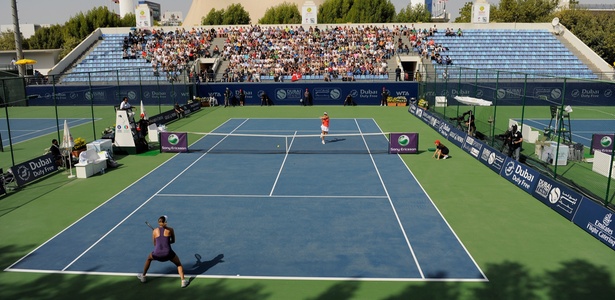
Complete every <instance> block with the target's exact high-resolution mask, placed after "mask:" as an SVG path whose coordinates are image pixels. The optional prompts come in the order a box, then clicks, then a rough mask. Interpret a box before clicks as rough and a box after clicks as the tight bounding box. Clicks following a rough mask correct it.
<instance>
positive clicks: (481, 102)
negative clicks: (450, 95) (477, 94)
mask: <svg viewBox="0 0 615 300" xmlns="http://www.w3.org/2000/svg"><path fill="white" fill-rule="evenodd" d="M455 100H457V101H459V102H461V103H463V104H465V105H473V106H491V101H487V100H483V99H478V98H472V97H464V96H455Z"/></svg>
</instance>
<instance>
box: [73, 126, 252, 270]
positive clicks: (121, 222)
mask: <svg viewBox="0 0 615 300" xmlns="http://www.w3.org/2000/svg"><path fill="white" fill-rule="evenodd" d="M247 121H248V119H246V120H245V121H244V122H243V123H241V124H239V126H241V125H243V124H244V123H245V122H247ZM239 126H238V127H239ZM223 140H224V139H221V140H220V141H218V143H216V144H215V145H214V146H213V147H211V149H213V148H215V147H216V146H217V145H218V144H220V143H221V142H222V141H223ZM208 153H209V150H208V151H207V152H205V153H203V154H202V155H201V156H199V157H198V158H197V159H195V160H194V161H193V162H192V163H191V164H190V165H188V167H186V168H185V169H184V170H183V171H181V172H179V174H177V175H176V176H175V177H173V179H171V180H169V182H167V184H165V185H164V186H162V187H161V188H160V189H159V190H158V191H156V193H154V194H153V195H152V196H150V197H149V198H148V199H147V200H145V202H143V203H142V204H141V205H139V206H138V207H137V208H136V209H134V210H133V211H132V212H131V213H130V214H128V215H127V216H126V217H124V219H122V221H120V222H119V223H117V224H116V225H115V226H113V228H111V230H108V231H107V232H106V233H105V234H103V235H102V236H101V237H100V238H99V239H98V240H97V241H96V242H94V243H93V244H92V245H91V246H90V247H88V248H87V249H86V250H85V251H83V252H82V253H81V254H80V255H79V256H77V257H76V258H75V259H74V260H73V261H72V262H70V263H69V264H68V265H66V266H65V267H64V268H63V269H62V271H65V270H66V269H67V268H69V267H70V266H71V265H73V264H74V263H75V262H76V261H77V260H79V259H80V258H81V257H82V256H83V255H85V254H86V253H87V252H89V251H90V249H92V248H94V247H95V246H96V245H98V243H100V242H101V241H102V240H103V239H104V238H105V237H107V236H108V235H109V234H111V232H113V231H114V230H115V229H116V228H117V227H119V226H120V225H122V224H123V223H124V222H125V221H126V220H128V218H130V217H131V216H132V215H134V214H135V213H136V212H137V211H138V210H139V209H141V207H143V206H144V205H145V204H147V203H149V201H150V200H152V199H153V198H154V197H156V196H157V195H158V193H160V191H162V190H163V189H165V188H166V187H167V186H169V185H170V184H171V183H173V182H174V181H175V180H176V179H177V178H179V177H180V176H181V175H182V174H184V173H185V172H186V171H188V170H189V169H190V168H191V167H192V166H193V165H194V164H196V163H197V162H198V161H199V160H201V158H203V157H204V156H205V155H207V154H208Z"/></svg>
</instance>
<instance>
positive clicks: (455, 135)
mask: <svg viewBox="0 0 615 300" xmlns="http://www.w3.org/2000/svg"><path fill="white" fill-rule="evenodd" d="M466 135H467V133H465V132H463V131H461V130H459V129H457V128H452V127H451V128H450V129H449V132H448V140H449V141H450V142H451V143H453V144H455V145H456V146H457V147H459V148H463V143H464V142H465V139H466Z"/></svg>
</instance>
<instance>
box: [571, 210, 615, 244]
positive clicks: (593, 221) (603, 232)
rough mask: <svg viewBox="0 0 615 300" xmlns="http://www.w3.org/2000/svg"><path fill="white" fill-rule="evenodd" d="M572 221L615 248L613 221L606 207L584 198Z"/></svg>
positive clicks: (611, 214)
mask: <svg viewBox="0 0 615 300" xmlns="http://www.w3.org/2000/svg"><path fill="white" fill-rule="evenodd" d="M572 222H574V224H577V226H579V227H581V228H583V229H584V230H585V231H587V232H588V233H589V234H591V235H593V236H594V237H595V238H597V239H598V240H600V241H602V242H603V243H605V244H606V245H608V246H609V247H611V249H613V250H615V234H613V232H614V231H615V222H613V212H612V211H610V210H609V209H608V208H606V207H604V206H602V205H600V204H598V203H596V202H594V201H591V200H588V199H587V198H584V199H583V201H581V204H580V205H579V209H578V210H577V213H576V214H575V215H574V218H573V219H572Z"/></svg>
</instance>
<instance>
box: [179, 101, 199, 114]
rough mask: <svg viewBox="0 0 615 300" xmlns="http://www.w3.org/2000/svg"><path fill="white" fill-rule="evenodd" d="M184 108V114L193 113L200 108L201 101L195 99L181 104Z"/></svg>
mask: <svg viewBox="0 0 615 300" xmlns="http://www.w3.org/2000/svg"><path fill="white" fill-rule="evenodd" d="M182 108H183V109H184V114H185V115H186V116H187V115H189V114H192V113H195V112H196V111H198V110H200V109H201V103H200V102H198V101H196V102H192V103H188V104H184V105H182Z"/></svg>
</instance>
